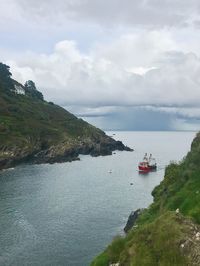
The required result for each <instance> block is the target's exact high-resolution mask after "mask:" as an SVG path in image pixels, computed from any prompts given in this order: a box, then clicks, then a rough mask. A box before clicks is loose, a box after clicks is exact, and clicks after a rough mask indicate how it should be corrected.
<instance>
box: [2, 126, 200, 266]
mask: <svg viewBox="0 0 200 266" xmlns="http://www.w3.org/2000/svg"><path fill="white" fill-rule="evenodd" d="M107 134H108V135H109V136H112V137H113V138H115V139H117V140H122V141H123V143H124V144H126V145H128V146H129V147H131V148H133V149H134V151H133V152H127V151H116V152H114V153H113V155H111V156H100V157H91V156H85V155H83V156H80V161H74V162H71V163H68V162H67V163H58V164H52V165H50V164H41V165H28V164H24V165H20V166H17V167H15V168H11V169H7V170H4V171H1V172H0V265H2V266H11V265H12V266H28V265H30V266H88V265H90V262H91V261H92V260H93V258H94V257H95V256H97V255H98V254H99V253H101V252H102V251H103V250H104V249H105V248H106V246H107V245H108V244H109V243H110V242H111V241H112V239H113V238H114V237H115V236H117V235H123V228H124V226H125V224H126V221H127V219H128V216H129V214H130V213H131V211H134V210H136V209H138V208H145V207H147V206H148V205H149V204H151V202H152V200H153V198H152V196H151V191H152V190H153V188H154V187H155V186H157V185H158V184H159V183H160V182H161V181H162V180H163V178H164V172H165V167H166V166H167V165H168V164H169V163H170V161H176V162H179V161H181V160H182V159H183V157H184V156H185V155H186V154H187V152H188V151H189V150H190V146H191V142H192V139H193V138H194V137H195V135H196V132H180V131H179V132H138V131H137V132H118V131H116V132H107ZM146 152H147V153H148V154H150V153H151V154H152V155H153V157H155V158H156V160H157V165H158V169H157V171H156V172H151V173H148V174H140V173H139V172H138V169H137V165H138V162H139V161H140V160H142V158H143V156H144V153H146Z"/></svg>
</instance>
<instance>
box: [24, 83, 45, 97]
mask: <svg viewBox="0 0 200 266" xmlns="http://www.w3.org/2000/svg"><path fill="white" fill-rule="evenodd" d="M24 87H25V92H26V95H28V96H30V97H32V98H35V99H39V100H42V101H43V100H44V97H43V95H42V93H41V92H40V91H38V90H37V88H36V86H35V83H34V82H33V81H32V80H28V81H26V82H25V84H24Z"/></svg>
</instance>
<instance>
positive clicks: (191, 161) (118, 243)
mask: <svg viewBox="0 0 200 266" xmlns="http://www.w3.org/2000/svg"><path fill="white" fill-rule="evenodd" d="M152 195H153V196H154V202H153V203H152V205H151V206H150V207H149V208H148V209H146V210H145V211H144V212H143V213H142V214H141V215H140V217H139V219H138V220H137V227H134V228H132V230H131V231H130V232H129V233H128V234H127V235H126V237H124V238H123V237H118V238H117V239H115V240H114V241H113V243H112V244H111V245H110V246H109V247H108V248H107V249H106V250H105V251H104V253H103V254H101V255H99V256H98V257H97V258H96V259H95V260H94V261H93V263H92V264H91V265H93V266H100V265H101V266H104V265H110V264H111V263H119V265H123V266H124V265H131V266H133V265H142V266H143V265H148V266H151V265H152V266H156V265H162V266H165V265H166V266H167V265H168V266H175V265H180V266H184V265H200V133H199V134H198V135H197V136H196V138H195V139H194V141H193V143H192V147H191V151H190V152H189V153H188V155H187V156H186V158H184V159H183V160H182V162H180V163H179V164H176V163H171V164H170V165H169V166H168V167H167V168H166V171H165V178H164V180H163V181H162V182H161V184H160V185H159V186H157V187H156V188H155V189H154V190H153V192H152ZM178 210H179V211H178Z"/></svg>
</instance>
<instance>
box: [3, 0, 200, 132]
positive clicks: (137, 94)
mask: <svg viewBox="0 0 200 266" xmlns="http://www.w3.org/2000/svg"><path fill="white" fill-rule="evenodd" d="M0 5H1V6H0V7H1V8H0V34H1V37H2V38H1V44H0V57H1V58H2V60H3V61H4V62H6V63H7V64H9V65H10V66H11V70H12V72H13V77H14V78H16V79H17V80H19V81H21V82H22V83H24V82H25V81H26V80H27V79H32V80H34V81H35V82H36V85H37V86H38V87H39V89H40V90H41V91H42V92H43V94H44V96H45V98H46V99H47V100H50V101H54V102H56V103H58V104H60V105H62V106H64V107H66V108H67V109H70V110H71V111H73V112H74V113H76V114H78V115H80V116H82V117H84V118H86V119H89V120H92V121H93V120H94V122H96V121H99V122H98V123H99V124H101V125H104V126H105V127H106V128H108V127H109V123H111V124H112V125H113V128H119V127H120V123H121V128H122V129H125V128H126V127H129V128H130V127H131V128H135V126H130V125H132V124H134V125H137V126H136V127H138V128H142V125H140V121H142V120H137V119H136V118H134V121H133V117H135V115H136V114H137V115H138V116H141V117H144V118H145V119H146V120H148V121H151V122H149V123H147V124H148V127H150V128H151V125H154V128H155V129H158V127H157V125H156V121H158V122H159V125H160V126H159V127H160V129H162V130H164V129H165V128H170V129H173V128H177V127H179V126H180V125H181V124H182V126H180V127H185V128H190V127H191V125H189V121H191V123H193V125H198V119H199V117H200V114H199V108H200V107H199V100H198V99H199V97H200V90H199V85H200V78H199V77H200V52H199V43H200V37H199V13H200V3H199V1H198V0H191V1H187V0H174V1H172V0H163V1H159V0H142V1H137V0H133V1H131V0H124V1H123V2H122V1H120V0H109V1H105V0H101V1H100V0H94V1H90V0H73V1H72V0H56V1H55V0H48V1H47V0H43V1H39V0H35V1H33V0H29V1H25V0H8V1H6V2H5V1H1V4H0ZM128 112H130V115H129V114H128ZM148 112H149V113H148ZM153 117H155V118H156V120H155V119H154V118H153ZM136 120H137V121H136ZM125 124H126V126H125ZM147 124H146V125H147Z"/></svg>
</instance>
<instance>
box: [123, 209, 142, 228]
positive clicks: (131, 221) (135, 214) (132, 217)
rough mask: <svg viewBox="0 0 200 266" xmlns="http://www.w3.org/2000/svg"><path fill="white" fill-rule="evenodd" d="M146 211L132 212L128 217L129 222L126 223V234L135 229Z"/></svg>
mask: <svg viewBox="0 0 200 266" xmlns="http://www.w3.org/2000/svg"><path fill="white" fill-rule="evenodd" d="M143 211H144V209H137V210H136V211H133V212H131V214H130V215H129V217H128V221H127V223H126V226H125V227H124V232H125V233H128V231H130V230H131V228H133V226H134V225H135V222H136V220H137V219H138V217H139V216H140V214H141V213H142V212H143Z"/></svg>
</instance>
